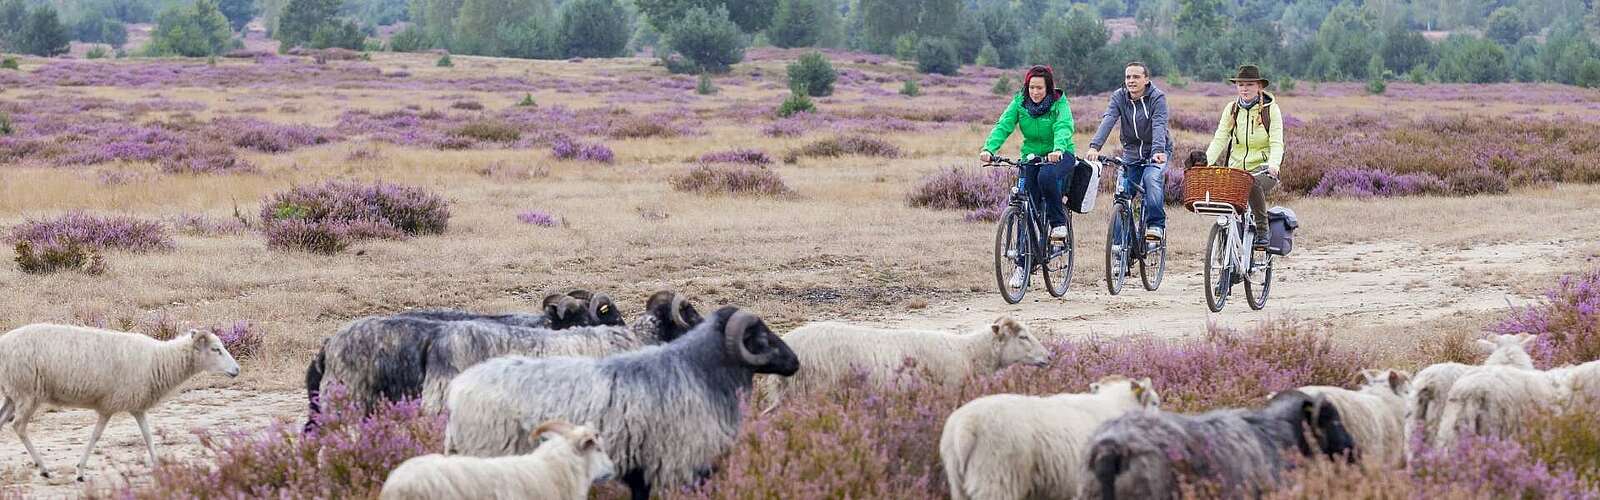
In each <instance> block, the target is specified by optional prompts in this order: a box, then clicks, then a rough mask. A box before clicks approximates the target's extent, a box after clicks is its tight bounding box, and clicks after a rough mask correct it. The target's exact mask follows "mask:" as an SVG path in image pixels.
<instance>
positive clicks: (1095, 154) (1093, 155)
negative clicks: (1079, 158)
mask: <svg viewBox="0 0 1600 500" xmlns="http://www.w3.org/2000/svg"><path fill="white" fill-rule="evenodd" d="M1083 161H1100V150H1098V149H1095V148H1089V150H1088V151H1084V152H1083Z"/></svg>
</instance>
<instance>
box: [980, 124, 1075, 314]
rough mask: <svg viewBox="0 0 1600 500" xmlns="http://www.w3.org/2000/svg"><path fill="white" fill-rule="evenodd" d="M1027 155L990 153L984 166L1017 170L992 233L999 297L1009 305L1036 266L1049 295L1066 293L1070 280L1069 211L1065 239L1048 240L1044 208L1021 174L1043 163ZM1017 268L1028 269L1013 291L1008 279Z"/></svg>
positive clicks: (1019, 298)
mask: <svg viewBox="0 0 1600 500" xmlns="http://www.w3.org/2000/svg"><path fill="white" fill-rule="evenodd" d="M1029 156H1030V158H1029V159H1028V160H1026V161H1017V160H1012V159H1009V158H1005V157H1001V156H993V157H991V158H990V159H989V162H988V163H985V164H984V165H983V166H984V167H1013V168H1016V169H1017V184H1016V185H1015V186H1012V187H1011V199H1010V200H1009V201H1008V202H1007V206H1006V209H1005V212H1002V213H1001V215H1000V222H999V224H998V227H996V228H995V235H994V276H995V281H996V283H997V284H998V285H999V286H1000V297H1001V298H1004V299H1005V300H1006V303H1009V304H1015V303H1018V302H1021V301H1022V296H1023V295H1025V294H1027V292H1028V285H1029V284H1030V282H1031V281H1032V279H1033V270H1034V269H1035V268H1036V267H1037V268H1040V269H1042V274H1043V276H1044V286H1045V290H1048V291H1049V292H1050V295H1052V296H1055V297H1061V296H1063V295H1066V294H1067V286H1068V285H1069V284H1070V282H1071V280H1072V261H1073V250H1072V246H1073V245H1072V214H1070V213H1069V214H1067V221H1066V228H1067V237H1066V239H1064V240H1062V241H1060V242H1057V241H1051V240H1050V226H1049V224H1048V223H1047V222H1046V221H1045V216H1044V210H1043V209H1042V208H1040V207H1035V206H1033V201H1032V200H1031V199H1030V197H1029V196H1028V186H1027V185H1026V180H1025V179H1024V178H1023V176H1022V169H1023V168H1024V167H1027V166H1029V165H1034V164H1038V163H1042V161H1041V159H1040V158H1039V157H1037V156H1033V155H1029ZM1017 269H1027V270H1028V272H1027V273H1026V274H1024V275H1023V279H1022V286H1021V287H1019V288H1016V289H1015V290H1014V291H1013V289H1012V288H1011V286H1010V284H1009V283H1007V281H1008V280H1009V278H1010V277H1011V274H1012V273H1014V272H1016V270H1017ZM1013 293H1014V294H1013Z"/></svg>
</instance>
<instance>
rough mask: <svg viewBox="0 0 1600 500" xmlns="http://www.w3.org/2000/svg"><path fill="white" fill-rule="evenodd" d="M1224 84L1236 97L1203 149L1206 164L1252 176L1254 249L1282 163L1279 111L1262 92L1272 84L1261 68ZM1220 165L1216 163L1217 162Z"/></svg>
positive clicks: (1262, 239)
mask: <svg viewBox="0 0 1600 500" xmlns="http://www.w3.org/2000/svg"><path fill="white" fill-rule="evenodd" d="M1228 81H1230V82H1233V84H1234V86H1235V87H1236V88H1238V90H1239V98H1238V99H1237V100H1235V101H1230V102H1228V104H1227V105H1226V106H1223V107H1222V119H1221V120H1220V121H1219V122H1218V123H1217V134H1216V136H1215V137H1212V138H1211V146H1210V147H1208V148H1206V163H1207V164H1209V165H1220V166H1226V167H1233V168H1239V169H1244V170H1245V171H1247V172H1250V175H1251V176H1252V177H1255V186H1253V187H1251V188H1250V215H1251V217H1254V218H1255V222H1256V240H1255V246H1256V248H1266V247H1267V233H1268V231H1267V227H1268V226H1267V192H1268V191H1271V190H1272V188H1275V187H1277V186H1278V169H1279V167H1280V166H1281V165H1282V164H1283V110H1282V109H1279V106H1278V103H1277V102H1276V100H1274V99H1273V97H1272V94H1271V93H1269V92H1267V91H1266V88H1267V85H1269V84H1271V83H1272V82H1270V81H1268V80H1267V79H1266V78H1262V77H1261V69H1260V68H1257V67H1255V66H1252V65H1249V64H1246V65H1244V66H1240V67H1239V73H1238V74H1237V75H1236V76H1234V77H1233V78H1229V79H1228ZM1219 161H1220V162H1222V163H1218V162H1219Z"/></svg>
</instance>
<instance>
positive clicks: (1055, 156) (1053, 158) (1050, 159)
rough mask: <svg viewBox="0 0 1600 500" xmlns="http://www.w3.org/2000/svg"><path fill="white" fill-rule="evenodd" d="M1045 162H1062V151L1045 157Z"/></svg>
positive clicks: (1052, 152)
mask: <svg viewBox="0 0 1600 500" xmlns="http://www.w3.org/2000/svg"><path fill="white" fill-rule="evenodd" d="M1044 161H1046V162H1050V163H1056V162H1059V161H1061V152H1060V151H1051V152H1050V154H1048V155H1045V157H1044Z"/></svg>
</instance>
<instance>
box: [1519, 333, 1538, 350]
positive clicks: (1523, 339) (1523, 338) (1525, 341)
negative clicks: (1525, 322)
mask: <svg viewBox="0 0 1600 500" xmlns="http://www.w3.org/2000/svg"><path fill="white" fill-rule="evenodd" d="M1537 338H1539V337H1538V336H1535V335H1533V334H1528V333H1519V334H1517V342H1518V343H1520V344H1522V347H1528V346H1530V345H1533V340H1534V339H1537Z"/></svg>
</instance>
